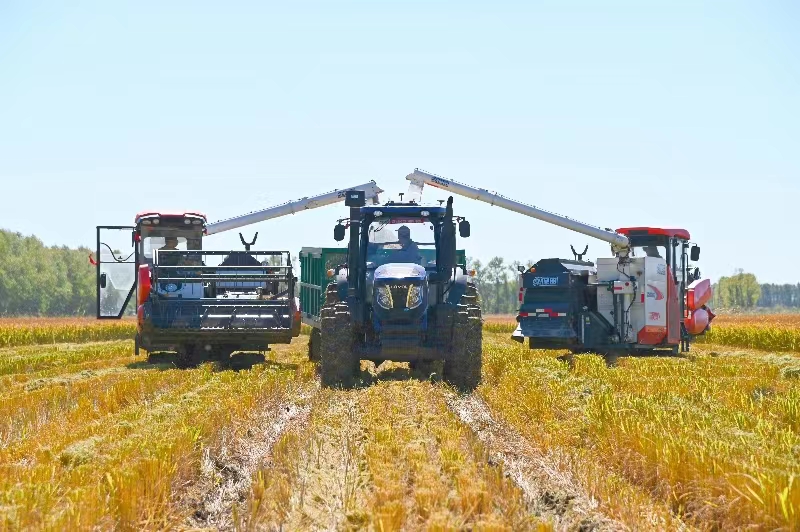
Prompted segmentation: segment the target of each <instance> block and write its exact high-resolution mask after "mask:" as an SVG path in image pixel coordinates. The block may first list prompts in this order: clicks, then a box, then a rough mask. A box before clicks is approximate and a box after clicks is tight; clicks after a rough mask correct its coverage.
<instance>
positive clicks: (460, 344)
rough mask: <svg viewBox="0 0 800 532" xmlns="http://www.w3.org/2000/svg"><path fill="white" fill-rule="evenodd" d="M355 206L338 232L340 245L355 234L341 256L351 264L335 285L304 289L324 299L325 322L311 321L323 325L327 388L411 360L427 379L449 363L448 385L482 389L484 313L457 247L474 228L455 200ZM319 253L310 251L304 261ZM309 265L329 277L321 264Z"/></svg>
mask: <svg viewBox="0 0 800 532" xmlns="http://www.w3.org/2000/svg"><path fill="white" fill-rule="evenodd" d="M345 204H346V205H347V206H348V207H349V208H350V213H349V217H347V218H344V219H342V220H339V223H338V224H337V225H336V226H335V228H334V238H335V239H336V240H337V241H343V240H345V237H346V236H347V229H348V228H349V243H348V246H347V249H346V250H342V254H341V255H340V257H342V258H343V259H345V260H343V261H342V262H340V263H339V264H335V265H332V267H331V268H330V269H329V271H328V272H327V275H328V279H329V281H328V282H326V283H320V284H317V285H314V284H312V283H308V286H301V294H302V293H303V292H302V291H303V290H304V289H308V290H312V289H313V290H315V291H317V293H318V294H319V297H320V298H322V297H324V302H323V303H322V304H321V305H319V314H318V315H307V318H308V321H309V322H310V323H311V325H312V326H313V330H312V336H311V342H310V347H309V357H310V358H311V359H312V360H318V361H319V364H320V375H321V378H322V383H323V385H325V386H345V387H346V386H351V385H353V384H354V383H355V382H356V380H357V378H358V375H359V361H360V360H370V361H373V362H374V363H375V364H380V363H381V362H383V361H385V360H394V361H405V362H409V363H410V365H411V367H412V369H413V370H414V371H415V372H417V373H418V374H420V375H421V376H424V377H428V376H429V375H430V374H431V372H433V371H438V367H439V365H440V364H441V370H440V371H441V373H442V375H443V377H444V378H445V380H447V381H449V382H450V383H452V384H454V385H455V386H457V387H458V388H461V389H465V390H468V389H472V388H474V387H475V386H477V385H478V383H479V382H480V375H481V334H482V333H481V306H480V300H479V297H478V292H477V289H476V287H475V285H474V283H473V281H472V278H471V277H470V275H468V273H467V271H466V264H465V260H464V253H463V251H459V250H457V249H456V225H458V230H459V233H460V235H461V236H462V237H468V236H469V233H470V226H469V222H467V221H466V220H464V219H463V218H459V217H456V216H454V215H453V198H450V199H448V201H447V205H446V206H425V205H419V204H417V203H415V202H389V203H386V204H384V205H373V206H365V204H364V197H363V195H362V194H361V193H358V192H353V193H349V194H348V197H347V199H346V201H345ZM457 222H458V223H457ZM317 251H318V250H317ZM315 252H316V251H315V250H314V249H312V248H305V249H304V250H303V252H301V261H303V260H304V256H305V257H307V258H308V259H312V258H313V257H312V255H313V254H314V253H315ZM306 264H308V267H309V268H310V269H312V270H314V269H319V265H318V264H317V263H315V262H314V261H313V260H309V261H308V262H303V266H304V268H306ZM304 276H306V278H307V279H309V280H311V278H312V277H311V276H310V275H307V274H306V273H305V272H304ZM317 282H319V279H317ZM322 290H324V294H323V292H322Z"/></svg>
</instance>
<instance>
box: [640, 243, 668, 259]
mask: <svg viewBox="0 0 800 532" xmlns="http://www.w3.org/2000/svg"><path fill="white" fill-rule="evenodd" d="M633 255H634V256H635V257H656V258H660V259H666V258H667V248H665V247H664V246H654V245H649V246H636V247H634V248H633Z"/></svg>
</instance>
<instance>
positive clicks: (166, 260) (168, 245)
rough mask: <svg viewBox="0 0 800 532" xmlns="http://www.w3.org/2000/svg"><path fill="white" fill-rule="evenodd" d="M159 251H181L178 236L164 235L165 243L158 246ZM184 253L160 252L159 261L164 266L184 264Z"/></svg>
mask: <svg viewBox="0 0 800 532" xmlns="http://www.w3.org/2000/svg"><path fill="white" fill-rule="evenodd" d="M158 251H179V250H178V237H176V236H167V237H164V245H163V246H162V247H160V248H158ZM183 258H184V257H183V255H182V254H181V253H164V254H161V253H159V256H158V263H159V264H161V265H162V266H182V265H183Z"/></svg>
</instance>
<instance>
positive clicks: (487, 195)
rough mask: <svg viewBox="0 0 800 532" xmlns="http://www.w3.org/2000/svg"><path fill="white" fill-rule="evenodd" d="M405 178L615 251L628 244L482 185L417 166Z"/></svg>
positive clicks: (614, 234)
mask: <svg viewBox="0 0 800 532" xmlns="http://www.w3.org/2000/svg"><path fill="white" fill-rule="evenodd" d="M406 179H408V180H409V181H411V183H412V185H416V186H417V187H421V186H423V185H425V184H428V185H431V186H432V187H436V188H440V189H442V190H447V191H449V192H453V193H455V194H459V195H461V196H465V197H467V198H472V199H475V200H478V201H483V202H485V203H488V204H489V205H497V206H498V207H502V208H504V209H508V210H510V211H514V212H518V213H520V214H524V215H525V216H530V217H532V218H536V219H538V220H542V221H543V222H547V223H550V224H553V225H558V226H560V227H563V228H565V229H570V230H572V231H576V232H578V233H581V234H584V235H588V236H591V237H594V238H599V239H600V240H603V241H605V242H608V243H609V244H611V246H612V248H614V250H615V251H619V252H623V251H625V250H627V249H628V248H629V247H630V241H629V240H628V237H626V236H625V235H621V234H619V233H617V232H615V231H611V230H610V229H603V228H601V227H595V226H593V225H588V224H585V223H583V222H579V221H577V220H573V219H572V218H567V217H566V216H561V215H560V214H555V213H552V212H548V211H545V210H542V209H540V208H538V207H534V206H533V205H526V204H525V203H520V202H519V201H514V200H512V199H509V198H507V197H505V196H501V195H500V194H497V193H496V192H495V193H493V192H489V191H488V190H486V189H483V188H476V187H471V186H469V185H465V184H463V183H459V182H457V181H453V180H451V179H445V178H444V177H439V176H437V175H433V174H429V173H428V172H425V171H423V170H420V169H419V168H417V169H415V170H414V172H413V173H411V174H408V175H407V176H406Z"/></svg>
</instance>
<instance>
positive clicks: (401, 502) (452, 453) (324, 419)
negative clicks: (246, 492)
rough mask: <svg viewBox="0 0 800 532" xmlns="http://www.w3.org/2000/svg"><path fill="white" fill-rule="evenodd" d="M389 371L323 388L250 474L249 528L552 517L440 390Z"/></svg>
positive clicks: (523, 524)
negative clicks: (492, 456)
mask: <svg viewBox="0 0 800 532" xmlns="http://www.w3.org/2000/svg"><path fill="white" fill-rule="evenodd" d="M395 366H396V365H391V364H390V365H389V367H388V368H386V367H384V369H383V371H377V372H376V373H374V374H373V373H367V372H362V381H363V383H362V385H361V386H359V387H356V388H355V389H350V390H321V391H320V393H318V394H317V395H316V396H315V397H314V398H313V401H312V406H311V410H310V412H309V414H308V421H307V422H306V423H305V424H304V425H302V426H295V427H292V428H290V429H289V430H288V431H286V433H285V434H284V436H283V437H281V438H280V439H279V440H278V441H277V442H276V444H275V445H274V446H273V448H272V450H271V455H270V457H269V460H268V461H267V464H266V466H265V467H263V468H262V469H261V470H260V471H259V472H258V473H257V474H256V476H255V477H254V481H253V485H252V489H251V492H250V497H249V500H248V501H247V503H246V504H245V505H243V506H242V510H241V513H240V515H239V517H238V518H237V522H235V523H233V524H234V526H236V527H237V528H239V529H246V530H284V529H285V530H300V529H302V530H333V529H343V528H344V529H350V528H371V529H391V530H394V529H404V530H422V529H430V528H433V529H464V528H473V527H475V528H489V529H493V528H496V529H508V528H509V527H510V528H511V529H515V530H522V529H526V530H527V529H538V528H537V527H539V526H540V525H542V526H545V527H546V526H547V521H552V519H550V515H547V514H545V515H543V516H542V517H543V518H542V519H540V518H539V516H536V515H534V513H533V512H531V511H530V505H529V504H528V503H527V502H526V501H525V498H524V494H523V492H522V490H520V489H519V488H518V487H517V486H516V485H515V483H514V482H513V481H512V480H511V479H509V478H508V476H507V475H504V471H503V468H502V466H501V465H500V464H499V463H498V462H496V461H492V460H489V459H487V458H488V457H487V455H486V453H485V446H484V445H483V444H482V443H481V442H480V441H479V439H478V438H477V437H476V436H475V435H474V434H473V433H472V432H471V431H470V430H469V428H468V427H465V426H464V423H463V422H462V421H460V420H459V418H458V417H457V416H456V415H454V414H453V413H452V412H451V411H450V410H449V409H448V406H447V404H446V399H445V393H444V390H445V388H444V387H443V386H440V385H436V384H432V383H430V382H424V381H419V380H417V379H413V378H409V377H410V372H409V371H408V370H407V369H405V368H399V367H395Z"/></svg>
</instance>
